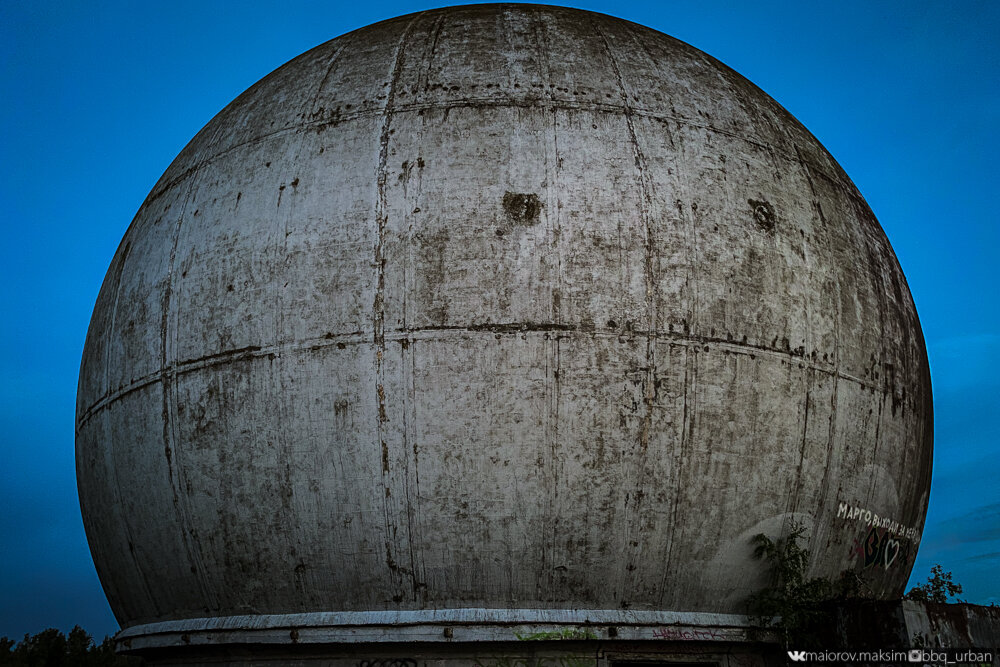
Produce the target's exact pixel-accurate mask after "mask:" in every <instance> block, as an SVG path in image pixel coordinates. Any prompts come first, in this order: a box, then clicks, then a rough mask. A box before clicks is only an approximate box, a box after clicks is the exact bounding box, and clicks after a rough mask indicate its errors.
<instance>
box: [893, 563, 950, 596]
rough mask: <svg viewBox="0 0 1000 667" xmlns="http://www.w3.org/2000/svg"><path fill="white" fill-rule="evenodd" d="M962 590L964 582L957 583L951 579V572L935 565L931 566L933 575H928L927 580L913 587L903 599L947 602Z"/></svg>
mask: <svg viewBox="0 0 1000 667" xmlns="http://www.w3.org/2000/svg"><path fill="white" fill-rule="evenodd" d="M961 592H962V584H956V583H954V582H953V581H952V580H951V572H945V571H944V568H943V567H941V565H935V566H934V567H932V568H931V576H929V577H927V582H926V583H923V584H917V585H916V586H914V587H913V588H911V589H910V592H909V593H907V594H906V595H904V596H903V599H904V600H917V601H918V602H947V601H948V598H950V597H953V596H955V595H958V594H959V593H961ZM959 602H961V600H959Z"/></svg>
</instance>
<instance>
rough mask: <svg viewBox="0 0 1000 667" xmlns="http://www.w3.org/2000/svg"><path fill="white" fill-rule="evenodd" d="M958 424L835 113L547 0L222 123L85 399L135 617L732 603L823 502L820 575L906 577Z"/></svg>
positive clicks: (814, 526) (183, 161) (297, 69)
mask: <svg viewBox="0 0 1000 667" xmlns="http://www.w3.org/2000/svg"><path fill="white" fill-rule="evenodd" d="M151 131H155V128H154V129H153V130H151ZM931 439H932V435H931V392H930V384H929V374H928V366H927V359H926V352H925V349H924V344H923V339H922V336H921V331H920V325H919V323H918V321H917V315H916V312H915V309H914V305H913V301H912V299H911V297H910V293H909V291H908V289H907V287H906V283H905V281H904V279H903V274H902V272H901V271H900V268H899V265H898V263H897V261H896V259H895V257H894V255H893V252H892V250H891V248H890V246H889V243H888V241H887V240H886V237H885V234H884V233H883V232H882V229H881V228H880V227H879V224H878V222H877V221H876V220H875V218H874V217H873V215H872V212H871V211H870V209H869V207H868V206H867V205H866V204H865V201H864V200H863V199H862V197H861V195H860V194H859V193H858V191H857V189H856V188H855V187H854V185H853V184H852V183H851V181H850V180H849V179H848V177H847V176H846V175H845V174H844V172H843V171H842V170H841V168H840V167H839V166H838V165H837V163H836V162H835V161H834V160H833V158H831V157H830V155H829V154H828V153H827V152H826V151H825V150H824V149H823V147H822V146H821V145H820V144H819V143H818V142H817V141H816V139H815V138H813V137H812V136H811V135H810V134H809V132H807V131H806V130H805V129H804V128H803V127H802V126H801V125H800V124H799V123H798V122H797V121H796V120H795V119H794V118H792V116H791V115H789V114H788V113H787V112H786V111H785V110H784V109H782V107H781V106H779V105H778V104H777V103H776V102H775V101H774V100H772V99H771V98H770V97H768V96H767V95H766V94H764V93H763V92H761V91H760V90H759V89H757V88H756V87H755V86H754V85H753V84H751V83H750V82H748V81H747V80H745V79H744V78H742V77H741V76H739V75H738V74H736V73H735V72H733V71H732V70H730V69H728V68H727V67H725V66H724V65H722V64H720V63H719V62H717V61H716V60H714V59H712V58H711V57H709V56H707V55H705V54H704V53H702V52H700V51H698V50H696V49H694V48H692V47H690V46H688V45H686V44H684V43H681V42H679V41H677V40H674V39H672V38H670V37H667V36H666V35H663V34H661V33H658V32H656V31H653V30H650V29H647V28H644V27H642V26H638V25H635V24H632V23H628V22H626V21H621V20H618V19H614V18H610V17H607V16H602V15H598V14H592V13H588V12H582V11H576V10H570V9H564V8H556V7H542V6H519V5H481V6H470V7H455V8H450V9H442V10H435V11H428V12H424V13H421V14H414V15H410V16H404V17H401V18H398V19H393V20H391V21H386V22H383V23H379V24H377V25H373V26H370V27H367V28H364V29H362V30H358V31H356V32H353V33H350V34H348V35H344V36H343V37H339V38H337V39H334V40H333V41H330V42H328V43H326V44H323V45H322V46H319V47H317V48H315V49H313V50H311V51H309V52H307V53H305V54H304V55H302V56H300V57H298V58H296V59H295V60H293V61H291V62H290V63H288V64H287V65H284V66H283V67H281V68H279V69H278V70H276V71H275V72H274V73H272V74H271V75H269V76H267V77H266V78H264V79H263V80H262V81H260V82H259V83H257V84H256V85H254V86H253V87H252V88H251V89H250V90H248V91H247V92H246V93H244V94H243V95H241V96H240V97H239V98H238V99H237V100H236V101H235V102H233V103H232V104H230V105H229V106H228V107H226V108H225V109H224V110H223V111H222V112H221V113H220V114H219V115H218V116H216V117H215V118H214V119H213V120H212V121H211V122H210V123H209V124H208V125H207V126H206V127H205V128H204V129H203V130H202V131H201V132H200V133H199V134H198V135H197V136H196V137H195V138H194V140H193V141H192V142H191V143H190V144H189V145H188V146H187V147H186V148H185V149H184V151H183V152H182V153H181V154H180V156H178V158H177V159H176V160H175V161H174V163H173V164H172V165H171V166H170V168H169V169H168V170H167V172H166V173H165V174H164V175H163V177H162V178H161V179H160V181H159V182H158V183H157V184H156V186H155V187H154V188H153V190H152V192H151V193H150V194H149V196H148V198H147V199H146V201H145V203H144V204H143V206H142V208H141V209H140V211H139V213H138V214H137V216H136V218H135V220H134V221H133V223H132V225H131V227H130V228H129V229H128V232H127V233H126V234H125V237H124V240H123V241H122V243H121V247H120V248H119V249H118V252H117V254H116V255H115V257H114V260H113V262H112V264H111V268H110V269H109V271H108V274H107V278H106V280H105V282H104V286H103V287H102V289H101V292H100V296H99V297H98V300H97V305H96V307H95V311H94V316H93V320H92V322H91V326H90V331H89V334H88V336H87V342H86V348H85V351H84V355H83V364H82V369H81V374H80V385H79V395H78V407H77V467H78V479H79V488H80V498H81V504H82V507H83V515H84V521H85V524H86V529H87V535H88V537H89V540H90V545H91V548H92V550H93V555H94V560H95V563H96V564H97V568H98V572H99V573H100V576H101V580H102V582H103V584H104V588H105V590H106V592H107V594H108V597H109V599H110V601H111V604H112V607H113V609H114V611H115V613H116V615H117V616H118V618H119V620H120V621H121V622H122V623H123V624H124V625H126V626H127V625H134V624H137V623H145V622H151V621H156V620H171V619H184V618H192V617H209V616H226V615H236V614H268V613H288V612H312V611H345V610H346V611H376V610H396V609H401V610H420V609H448V608H554V609H583V610H588V609H589V610H595V609H598V610H600V609H604V610H610V609H619V610H620V609H630V610H656V609H668V610H680V611H709V612H722V613H726V612H733V613H737V612H742V611H743V609H744V607H743V605H742V601H743V600H744V598H745V597H746V595H747V594H748V593H749V592H750V591H751V590H753V588H754V587H755V586H759V585H761V584H762V583H763V582H764V581H765V579H764V576H763V574H762V572H763V570H764V568H763V566H762V564H760V563H759V562H756V561H754V560H753V559H752V557H751V550H752V546H751V545H750V538H751V537H752V536H753V535H755V534H757V533H760V532H764V533H768V534H771V535H778V534H780V533H781V532H782V531H787V530H788V529H789V528H790V527H791V526H792V525H793V524H802V525H804V526H805V527H806V528H807V529H808V533H807V536H808V537H809V546H810V550H811V551H812V554H813V562H812V566H811V572H810V574H811V575H813V576H828V577H836V576H838V575H839V574H840V573H841V572H842V571H844V570H858V571H859V572H860V573H861V574H862V576H864V577H865V578H866V580H867V581H868V582H869V584H870V585H871V586H872V587H873V589H874V590H875V591H876V592H877V593H878V594H880V595H883V596H890V595H898V594H899V593H900V592H901V591H902V587H903V585H904V583H905V581H906V579H907V576H908V575H909V571H910V567H911V565H912V559H913V556H914V554H915V551H916V543H917V541H918V540H919V531H920V529H921V527H922V524H923V519H924V512H925V509H926V502H927V493H928V485H929V476H930V465H931V446H932V445H931Z"/></svg>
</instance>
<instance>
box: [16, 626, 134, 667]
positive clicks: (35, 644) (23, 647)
mask: <svg viewBox="0 0 1000 667" xmlns="http://www.w3.org/2000/svg"><path fill="white" fill-rule="evenodd" d="M143 664H144V663H143V661H142V660H141V659H140V658H132V657H126V656H123V655H118V654H116V653H115V647H114V642H112V641H111V638H110V637H105V638H104V641H102V642H101V643H100V644H96V643H95V642H94V640H93V639H92V638H91V636H90V635H88V634H87V633H86V632H85V631H84V629H83V628H81V627H80V626H79V625H78V626H76V627H74V628H73V629H72V630H70V631H69V636H68V637H67V636H66V635H64V634H63V633H62V632H60V631H59V630H56V629H55V628H49V629H48V630H42V631H41V632H39V633H38V634H36V635H31V636H28V635H24V639H22V640H21V641H19V642H16V643H15V642H14V640H13V639H9V638H7V637H0V666H2V667H8V666H9V667H141V665H143Z"/></svg>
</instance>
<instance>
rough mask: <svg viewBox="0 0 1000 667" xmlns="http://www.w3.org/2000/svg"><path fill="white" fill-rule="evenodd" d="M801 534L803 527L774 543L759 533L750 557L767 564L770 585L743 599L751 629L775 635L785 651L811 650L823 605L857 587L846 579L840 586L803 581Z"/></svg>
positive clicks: (824, 616) (804, 564)
mask: <svg viewBox="0 0 1000 667" xmlns="http://www.w3.org/2000/svg"><path fill="white" fill-rule="evenodd" d="M804 533H805V528H804V527H803V526H793V527H792V531H791V532H790V533H789V534H788V536H786V537H784V538H781V539H778V540H777V541H772V540H771V538H769V537H768V536H767V535H764V534H763V533H760V534H758V535H755V536H754V538H753V542H754V544H756V548H755V549H754V557H756V558H758V559H764V560H766V561H767V562H768V564H769V565H770V567H771V577H772V583H771V586H769V587H767V588H765V589H763V590H761V591H759V592H758V593H755V594H753V595H751V596H750V597H749V598H748V599H747V607H748V611H749V614H750V618H751V620H752V621H753V622H754V624H755V625H758V626H761V627H765V628H770V629H772V630H774V631H775V632H777V633H778V636H779V638H780V640H781V643H782V645H783V646H785V647H789V646H793V645H794V647H795V648H803V647H809V646H812V645H813V644H814V643H815V634H816V630H817V629H819V628H820V627H821V625H822V624H823V621H824V620H826V619H828V618H829V612H828V610H827V609H825V608H824V606H823V603H825V602H828V601H829V600H833V599H836V598H838V597H846V596H847V593H848V592H850V591H851V590H852V589H853V590H857V589H858V588H859V586H860V582H856V581H853V580H848V579H845V580H844V581H843V582H842V583H841V584H840V585H836V584H834V583H833V582H831V581H830V580H829V579H824V578H823V577H814V578H812V579H806V576H805V575H806V571H807V570H808V569H809V552H808V551H806V550H805V549H804V548H803V547H802V546H801V545H800V544H799V540H800V539H801V538H802V535H803V534H804Z"/></svg>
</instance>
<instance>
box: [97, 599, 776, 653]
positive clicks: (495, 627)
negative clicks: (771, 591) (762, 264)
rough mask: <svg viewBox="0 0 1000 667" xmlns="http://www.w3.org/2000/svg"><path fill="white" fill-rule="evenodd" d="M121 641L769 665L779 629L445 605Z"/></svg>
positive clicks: (215, 649)
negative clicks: (771, 631) (768, 630)
mask: <svg viewBox="0 0 1000 667" xmlns="http://www.w3.org/2000/svg"><path fill="white" fill-rule="evenodd" d="M116 641H117V643H118V647H119V650H121V651H123V652H126V653H130V654H134V655H139V656H142V657H143V658H145V659H146V660H147V661H148V662H149V663H151V664H154V665H171V664H176V665H197V664H206V665H207V664H212V665H233V666H236V665H260V664H269V665H316V664H323V665H330V666H334V665H336V666H338V667H339V666H345V667H346V666H348V665H350V666H351V667H418V665H419V666H423V665H430V664H434V665H442V666H443V665H478V666H480V667H635V665H654V664H671V665H706V666H707V665H713V666H718V667H763V666H764V665H770V664H773V658H772V660H768V659H766V656H768V655H771V656H775V655H776V649H777V646H776V645H775V643H774V637H773V635H770V634H768V633H765V634H761V633H760V632H756V633H755V632H754V631H753V628H752V627H751V625H750V623H749V620H748V619H747V617H745V616H738V615H729V614H702V613H682V612H663V611H628V610H592V609H591V610H540V609H445V610H433V611H429V610H425V611H399V612H384V611H382V612H336V613H334V612H330V613H307V614H283V615H259V616H229V617H217V618H198V619H187V620H182V621H169V622H163V623H152V624H147V625H141V626H133V627H131V628H127V629H125V630H123V631H122V632H120V633H119V634H118V635H117V636H116Z"/></svg>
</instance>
